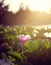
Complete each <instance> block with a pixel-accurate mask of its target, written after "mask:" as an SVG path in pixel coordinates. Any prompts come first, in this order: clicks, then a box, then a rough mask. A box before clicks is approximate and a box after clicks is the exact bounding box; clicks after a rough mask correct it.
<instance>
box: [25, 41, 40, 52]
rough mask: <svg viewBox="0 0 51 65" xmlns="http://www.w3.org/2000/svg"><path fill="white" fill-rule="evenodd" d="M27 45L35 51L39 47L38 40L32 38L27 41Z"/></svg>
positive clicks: (29, 49)
mask: <svg viewBox="0 0 51 65" xmlns="http://www.w3.org/2000/svg"><path fill="white" fill-rule="evenodd" d="M25 47H26V48H27V49H28V51H29V52H33V51H36V50H37V49H38V48H39V44H38V42H37V41H32V40H30V41H28V42H26V43H25Z"/></svg>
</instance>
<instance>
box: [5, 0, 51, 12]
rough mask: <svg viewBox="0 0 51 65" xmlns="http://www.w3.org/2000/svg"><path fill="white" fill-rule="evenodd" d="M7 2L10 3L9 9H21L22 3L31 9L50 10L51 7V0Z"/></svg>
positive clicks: (16, 0) (13, 0) (10, 0)
mask: <svg viewBox="0 0 51 65" xmlns="http://www.w3.org/2000/svg"><path fill="white" fill-rule="evenodd" d="M4 3H5V4H9V11H13V12H16V11H19V9H20V6H21V4H23V7H24V8H26V7H27V6H28V8H29V9H30V10H31V11H34V10H36V11H45V12H49V10H50V8H51V1H50V0H5V2H4Z"/></svg>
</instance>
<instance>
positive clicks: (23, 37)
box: [18, 34, 31, 46]
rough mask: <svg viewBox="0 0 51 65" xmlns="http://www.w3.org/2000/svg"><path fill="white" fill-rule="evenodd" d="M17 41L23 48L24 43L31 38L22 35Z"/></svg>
mask: <svg viewBox="0 0 51 65" xmlns="http://www.w3.org/2000/svg"><path fill="white" fill-rule="evenodd" d="M18 39H19V40H20V41H21V42H22V46H24V44H25V42H26V41H28V40H30V39H31V37H30V35H23V34H22V35H19V36H18Z"/></svg>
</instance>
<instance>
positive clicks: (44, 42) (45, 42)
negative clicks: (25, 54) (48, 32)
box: [42, 39, 50, 49]
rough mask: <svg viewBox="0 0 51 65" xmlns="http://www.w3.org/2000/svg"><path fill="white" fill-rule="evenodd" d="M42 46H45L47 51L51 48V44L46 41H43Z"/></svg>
mask: <svg viewBox="0 0 51 65" xmlns="http://www.w3.org/2000/svg"><path fill="white" fill-rule="evenodd" d="M42 44H43V45H44V47H45V49H48V48H50V43H49V42H48V41H47V40H46V39H43V40H42Z"/></svg>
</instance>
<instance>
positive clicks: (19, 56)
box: [8, 51, 23, 61]
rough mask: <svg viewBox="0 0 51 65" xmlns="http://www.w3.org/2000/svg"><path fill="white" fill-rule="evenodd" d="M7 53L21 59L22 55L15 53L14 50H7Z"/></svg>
mask: <svg viewBox="0 0 51 65" xmlns="http://www.w3.org/2000/svg"><path fill="white" fill-rule="evenodd" d="M8 54H9V55H10V56H13V57H16V58H18V59H20V60H21V61H23V56H22V55H21V54H20V53H17V52H14V51H9V52H8Z"/></svg>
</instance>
